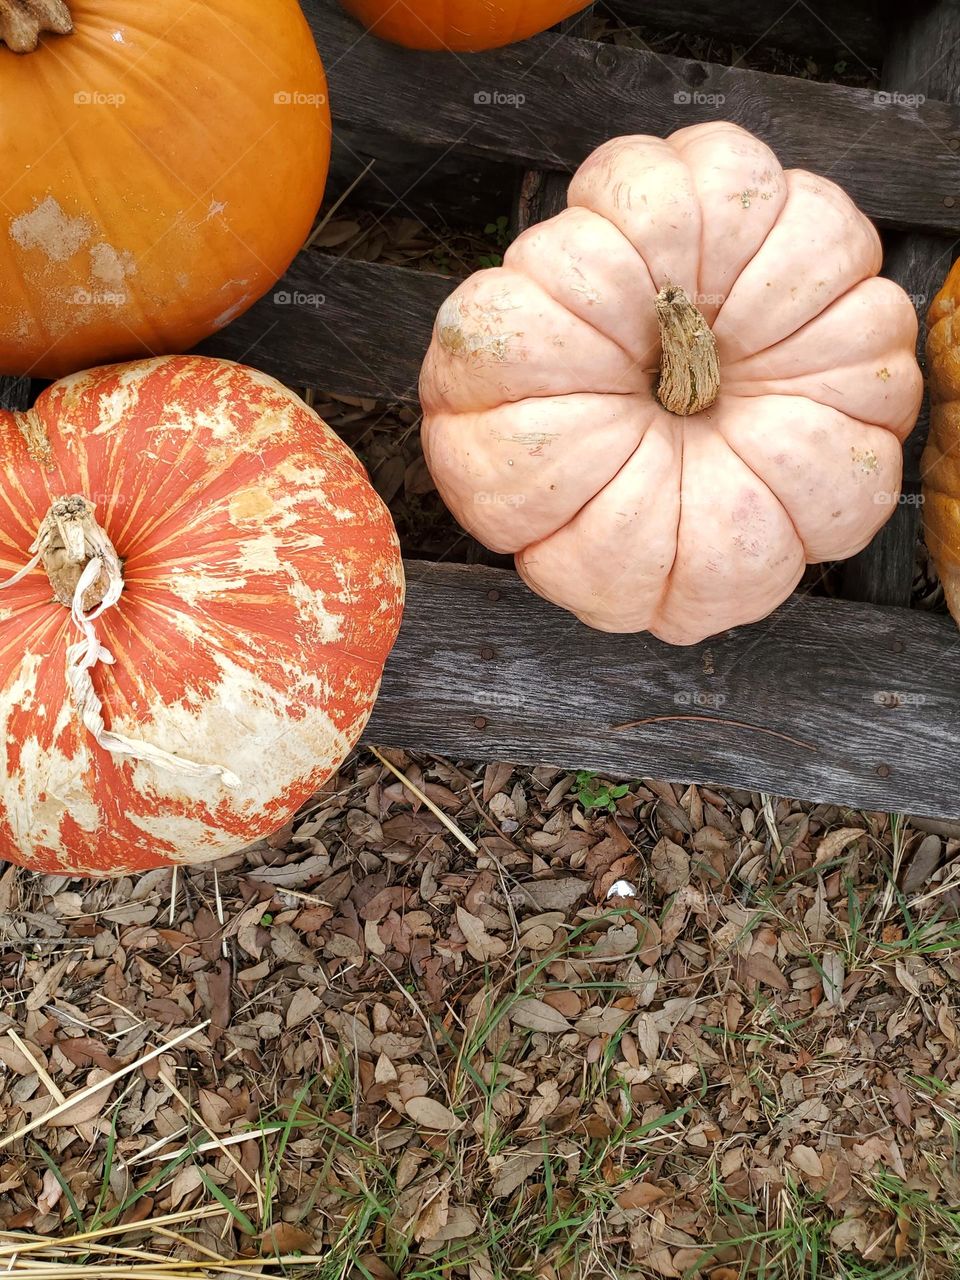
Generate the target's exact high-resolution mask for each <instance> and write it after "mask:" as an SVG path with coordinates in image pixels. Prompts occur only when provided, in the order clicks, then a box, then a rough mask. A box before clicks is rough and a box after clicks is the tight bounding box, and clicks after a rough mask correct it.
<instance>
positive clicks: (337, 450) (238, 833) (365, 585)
mask: <svg viewBox="0 0 960 1280" xmlns="http://www.w3.org/2000/svg"><path fill="white" fill-rule="evenodd" d="M47 445H48V446H49V447H47ZM28 447H29V449H30V450H31V451H32V452H28ZM0 495H2V504H0V580H3V581H5V582H7V583H9V580H10V579H11V578H15V577H16V576H17V575H21V576H20V578H19V581H15V582H13V583H12V585H6V586H5V589H4V590H2V591H0V743H2V744H3V745H2V751H3V761H2V767H0V858H6V859H11V860H13V861H15V862H20V863H22V864H23V865H25V866H28V867H31V868H33V869H35V870H40V871H69V872H75V873H87V874H116V873H119V872H126V871H133V870H137V869H140V868H146V867H153V866H158V865H164V864H166V863H170V862H173V863H176V862H193V861H197V860H203V859H209V858H215V857H217V856H219V855H223V854H226V853H229V852H231V851H233V850H237V849H240V848H242V847H243V846H244V845H246V844H248V843H249V842H250V841H252V840H254V839H256V838H258V837H260V836H262V835H264V834H266V833H268V832H271V831H274V830H276V829H277V828H278V827H279V826H281V825H282V824H283V823H284V821H285V820H286V819H287V817H288V816H289V815H290V814H291V813H292V812H293V811H294V810H295V809H296V808H297V806H298V805H299V804H300V803H301V802H302V801H303V800H305V799H306V798H307V797H308V796H310V795H311V794H312V793H313V792H314V791H315V790H316V789H317V787H319V786H320V784H321V783H322V782H323V781H324V780H325V779H326V778H327V777H328V776H329V774H330V773H331V772H333V771H334V770H335V769H336V768H337V766H338V765H339V764H340V762H341V761H342V760H343V758H344V756H345V755H346V754H347V752H348V751H349V750H350V748H351V747H352V746H353V745H354V743H355V742H356V741H357V739H358V738H359V735H360V733H361V731H362V729H363V727H364V724H365V723H366V720H367V717H368V716H369V714H370V711H371V709H372V707H373V703H374V699H375V697H376V694H377V689H378V686H379V682H380V677H381V673H382V669H383V665H384V662H385V660H386V657H387V655H388V654H389V652H390V649H391V647H392V645H393V642H394V639H395V637H396V634H397V630H398V627H399V623H400V616H401V610H402V602H403V571H402V562H401V559H400V553H399V548H398V544H397V538H396V534H395V531H394V528H393V524H392V521H391V519H390V515H389V513H388V511H387V510H386V508H385V507H384V505H383V503H382V502H381V501H380V499H379V498H378V497H377V495H376V493H375V491H374V490H373V488H372V487H371V485H370V483H369V481H368V479H367V476H366V473H365V472H364V470H363V468H362V466H361V465H360V463H359V462H358V461H357V459H356V458H355V457H354V455H353V454H352V453H351V452H350V450H349V449H348V448H347V447H346V446H345V445H344V444H342V443H341V442H340V440H338V438H337V437H336V436H335V435H334V433H333V432H332V431H330V429H329V428H328V427H327V426H326V425H325V424H324V423H323V422H322V421H321V420H320V418H318V417H317V415H316V414H315V413H314V412H313V411H312V410H310V409H308V408H307V407H306V406H305V405H304V404H303V403H302V402H301V401H300V400H299V399H298V398H297V397H296V396H295V395H293V393H292V392H290V391H288V390H287V389H286V388H284V387H282V386H280V384H279V383H277V382H274V381H273V379H271V378H268V377H266V376H265V375H263V374H260V373H256V372H255V371H253V370H252V369H246V368H244V367H242V366H240V365H233V364H229V363H227V362H224V361H219V360H210V359H205V358H202V357H196V356H193V357H191V356H182V357H166V358H161V359H156V360H148V361H141V362H137V363H133V364H129V365H116V366H110V367H106V368H101V369H94V370H92V371H90V372H86V373H81V374H76V375H74V376H72V377H69V378H65V379H63V380H62V381H60V382H58V383H56V384H54V386H52V387H50V388H49V389H48V390H47V391H45V392H44V393H43V395H42V396H41V397H40V399H39V400H38V401H37V404H36V405H35V407H34V408H33V409H32V410H30V411H29V412H28V413H25V414H20V415H10V414H4V415H0ZM38 535H39V541H38V542H36V541H35V539H37V537H38ZM37 555H39V556H40V562H39V563H36V558H37ZM27 566H31V567H30V568H27ZM25 569H26V572H25V573H24V570H25ZM84 577H86V581H84ZM118 578H119V580H120V581H119V584H118V582H117V579H118ZM120 587H122V594H119V595H118V592H119V588H120ZM65 606H72V609H71V608H70V607H65ZM110 659H112V662H111V661H110ZM98 719H99V725H98Z"/></svg>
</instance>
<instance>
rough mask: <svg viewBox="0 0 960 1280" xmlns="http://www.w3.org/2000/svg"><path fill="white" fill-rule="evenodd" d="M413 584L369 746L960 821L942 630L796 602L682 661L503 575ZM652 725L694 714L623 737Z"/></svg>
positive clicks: (440, 571) (684, 652)
mask: <svg viewBox="0 0 960 1280" xmlns="http://www.w3.org/2000/svg"><path fill="white" fill-rule="evenodd" d="M407 575H408V582H409V591H408V603H407V612H406V618H405V621H404V624H403V628H402V631H401V634H400V639H399V642H398V644H397V647H396V650H395V651H394V654H393V656H392V657H391V659H390V662H389V663H388V666H387V670H386V674H385V677H384V682H383V687H382V692H381V695H380V700H379V702H378V704H377V709H376V711H375V713H374V717H373V719H372V721H371V723H370V726H369V728H368V731H367V735H366V739H367V741H369V742H376V743H381V744H385V745H391V746H397V747H405V748H408V749H413V750H420V751H428V752H435V753H438V754H440V755H448V756H452V757H455V758H460V759H466V760H513V761H517V762H518V763H536V764H543V763H548V764H554V765H557V766H560V767H563V768H570V769H575V768H583V769H588V768H589V769H597V770H603V771H609V772H611V773H614V774H620V775H627V776H634V777H641V776H652V777H657V778H669V779H672V780H676V781H680V782H689V781H697V782H711V783H715V784H718V785H719V784H724V785H728V786H739V787H748V788H750V789H752V790H764V791H769V792H773V793H775V794H781V795H801V796H805V797H809V798H811V799H815V800H821V801H831V802H834V803H838V804H846V805H850V806H852V807H856V808H867V809H873V808H875V809H882V810H885V811H889V810H892V811H901V812H914V813H922V814H927V815H936V816H940V817H951V818H955V817H958V816H960V789H958V788H957V786H956V785H955V781H954V777H953V762H954V761H955V760H956V759H957V758H958V752H960V686H958V684H957V682H956V681H952V680H949V679H947V678H946V673H945V672H944V669H943V665H942V661H943V655H944V653H946V652H947V651H948V650H949V649H950V648H951V646H952V647H953V648H956V644H957V634H956V629H955V627H954V625H953V623H952V622H951V621H950V620H949V619H948V618H942V617H937V616H933V615H928V614H923V613H919V612H917V611H908V610H904V609H881V608H876V607H875V606H872V605H864V604H851V603H848V602H845V601H832V600H823V599H813V598H809V597H799V596H795V597H792V598H791V599H790V600H789V601H788V602H787V604H785V605H784V606H783V607H782V608H781V609H780V610H778V611H777V613H775V614H774V615H773V617H771V618H768V619H767V620H766V621H764V622H760V623H756V624H754V625H753V626H750V627H740V628H738V629H737V630H735V631H732V632H728V633H726V634H725V635H721V636H717V637H715V638H713V639H711V640H709V641H707V642H705V643H704V644H701V645H697V646H694V647H691V648H683V649H677V648H670V647H668V646H667V645H664V644H661V643H660V642H659V641H656V640H653V639H651V638H650V637H648V636H644V635H637V636H615V635H606V634H603V633H601V632H597V631H592V630H590V629H589V628H587V627H585V626H583V625H581V624H580V623H579V622H577V621H576V620H575V619H574V618H572V617H571V616H570V615H569V614H567V613H564V612H563V611H562V610H560V609H557V608H554V607H553V606H552V605H549V604H547V603H546V602H545V601H542V600H540V599H538V598H537V597H536V596H534V595H533V594H532V593H531V592H529V591H528V590H527V589H526V587H525V586H524V585H523V584H522V582H521V581H520V579H519V578H518V577H517V576H516V575H515V574H513V573H511V572H507V571H504V570H502V569H490V568H486V567H483V566H464V565H444V564H428V563H423V562H416V561H413V562H408V564H407ZM491 651H492V656H490V654H491ZM896 698H899V699H900V701H899V703H898V704H897V705H888V704H890V703H892V702H894V701H895V699H896ZM660 716H666V717H683V716H687V717H692V718H690V719H667V720H663V721H660V722H658V723H649V724H646V725H642V726H639V727H637V728H634V729H618V728H616V726H618V725H621V724H624V723H627V722H632V721H635V720H639V719H644V718H647V717H660Z"/></svg>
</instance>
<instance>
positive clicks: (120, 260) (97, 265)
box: [90, 243, 137, 289]
mask: <svg viewBox="0 0 960 1280" xmlns="http://www.w3.org/2000/svg"><path fill="white" fill-rule="evenodd" d="M90 263H91V271H92V273H93V278H94V279H95V280H97V281H99V282H100V283H101V284H106V285H110V287H111V288H113V289H121V288H122V287H123V282H124V281H125V280H126V278H127V276H132V275H135V274H136V270H137V264H136V260H135V259H134V256H133V254H132V253H130V252H129V250H124V252H123V253H118V252H117V251H116V249H115V248H114V247H113V245H112V244H106V243H103V244H95V245H94V246H93V247H92V248H91V250H90Z"/></svg>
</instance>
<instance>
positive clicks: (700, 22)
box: [596, 0, 884, 67]
mask: <svg viewBox="0 0 960 1280" xmlns="http://www.w3.org/2000/svg"><path fill="white" fill-rule="evenodd" d="M596 8H597V9H598V10H599V11H600V12H601V13H605V12H606V13H609V14H611V15H612V16H614V17H616V18H619V19H620V20H621V21H622V22H625V23H627V24H631V23H636V24H637V25H638V26H641V27H643V28H644V29H647V28H650V27H652V28H654V29H655V30H659V31H686V32H691V33H692V34H695V35H700V36H709V37H711V38H712V39H715V40H724V41H727V40H730V41H733V42H735V43H740V44H746V45H754V44H758V45H762V46H766V45H774V46H776V48H778V49H784V50H786V51H787V52H789V53H799V54H803V55H804V56H805V57H808V58H816V59H821V60H824V59H829V60H832V61H844V62H846V63H847V65H848V66H858V65H859V64H865V65H866V66H868V67H878V66H879V65H880V61H881V58H882V57H883V47H884V22H883V14H882V6H881V4H880V3H878V0H844V2H843V3H842V4H836V3H834V2H833V0H803V3H802V4H785V3H783V0H737V2H736V3H735V4H729V3H717V0H599V3H598V4H597V6H596Z"/></svg>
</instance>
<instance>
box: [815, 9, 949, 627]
mask: <svg viewBox="0 0 960 1280" xmlns="http://www.w3.org/2000/svg"><path fill="white" fill-rule="evenodd" d="M882 83H883V85H884V87H885V88H886V89H889V90H893V91H897V92H900V93H904V94H913V95H926V96H927V97H928V98H939V99H943V100H944V101H949V102H954V103H956V102H958V101H960V6H958V5H957V3H956V0H936V3H933V4H930V5H927V6H925V7H921V6H907V7H906V8H905V9H904V11H903V13H902V14H901V17H900V21H899V23H898V24H895V25H891V30H890V45H889V51H888V53H887V56H886V58H885V59H884V64H883V76H882ZM952 145H953V146H954V147H955V148H960V140H956V139H954V141H953V144H952ZM957 202H958V203H960V200H958V201H957ZM953 251H954V246H953V244H952V242H951V241H950V240H946V239H944V238H942V237H939V236H936V235H931V234H929V233H923V232H917V231H910V232H907V233H905V234H903V235H899V236H896V237H895V238H893V243H891V244H890V245H888V248H887V256H886V265H885V274H887V275H889V276H890V277H891V279H893V280H896V281H897V283H898V284H900V285H902V287H903V288H904V289H905V290H906V291H907V293H909V294H910V295H911V297H912V298H913V299H914V304H915V306H916V308H917V310H918V312H919V313H920V318H921V325H920V335H919V340H918V346H919V353H918V354H919V356H920V360H921V363H922V362H923V348H924V343H925V341H926V330H925V327H924V324H923V318H924V316H925V314H926V311H927V308H928V307H929V305H930V303H931V302H932V301H933V296H934V294H935V293H936V292H937V290H938V289H939V287H940V285H941V284H942V282H943V279H944V276H946V274H947V272H948V271H949V269H950V264H951V262H952V260H953V256H954V252H953ZM926 436H927V416H926V406H924V412H923V414H922V415H921V418H920V421H919V422H918V423H917V425H916V427H915V428H914V431H913V434H912V436H911V437H910V439H909V441H908V442H907V446H906V449H905V451H904V496H905V499H906V501H905V502H903V503H902V504H901V505H900V506H898V508H897V510H896V511H895V512H894V513H893V517H892V519H891V520H890V522H889V524H887V525H885V526H884V528H883V529H881V531H880V533H879V534H878V535H877V537H876V538H874V540H873V542H872V543H871V544H870V546H869V547H867V548H866V550H865V551H863V552H861V554H860V555H859V556H855V557H854V559H853V560H850V561H848V562H847V564H846V565H845V566H844V569H843V571H842V573H841V579H840V581H841V590H842V594H843V595H844V596H845V597H846V598H847V599H848V600H869V601H872V602H873V603H874V604H893V605H909V603H910V600H911V596H912V592H913V577H914V563H915V557H916V550H917V538H918V536H919V532H920V506H919V501H918V500H919V498H920V496H921V495H920V455H921V453H922V451H923V445H924V441H925V440H926Z"/></svg>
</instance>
